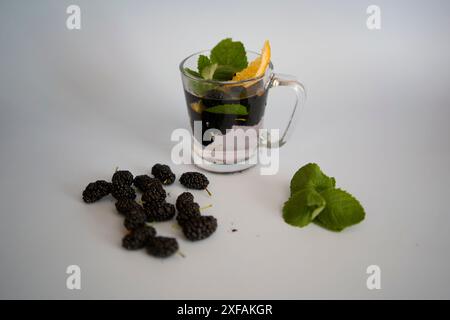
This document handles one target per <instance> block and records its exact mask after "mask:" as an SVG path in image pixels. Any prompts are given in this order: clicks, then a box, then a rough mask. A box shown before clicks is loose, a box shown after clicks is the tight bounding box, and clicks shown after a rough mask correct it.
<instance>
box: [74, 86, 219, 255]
mask: <svg viewBox="0 0 450 320" xmlns="http://www.w3.org/2000/svg"><path fill="white" fill-rule="evenodd" d="M209 94H210V95H212V96H215V95H221V94H222V93H221V92H219V91H211V92H210V93H209ZM151 173H152V175H153V177H151V176H149V175H146V174H143V175H138V176H136V177H134V175H133V174H132V173H131V172H130V171H128V170H118V171H116V172H115V173H114V174H113V176H112V178H111V182H107V181H104V180H97V181H95V182H91V183H89V184H88V185H87V186H86V188H85V189H84V191H83V193H82V196H83V201H84V202H86V203H92V202H96V201H98V200H100V199H101V198H103V197H105V196H107V195H109V194H111V195H112V196H113V197H114V198H115V199H116V202H115V207H116V209H117V211H118V212H119V213H120V214H122V215H123V216H124V220H123V225H124V226H125V228H126V229H127V230H128V233H127V234H126V235H125V236H124V237H123V238H122V247H124V248H125V249H127V250H138V249H142V248H146V250H147V252H148V254H150V255H152V256H155V257H161V258H166V257H169V256H172V255H173V254H174V253H176V252H177V251H178V248H179V246H178V242H177V240H176V239H175V238H170V237H163V236H157V233H156V230H155V228H154V227H152V226H149V225H147V224H146V223H147V222H160V221H168V220H171V219H173V218H174V217H175V215H176V213H177V211H178V214H177V217H176V220H177V222H178V224H179V225H180V227H181V229H182V232H183V233H184V235H185V237H186V238H187V239H188V240H191V241H197V240H202V239H205V238H208V237H209V236H211V235H212V234H213V233H214V232H215V231H216V229H217V220H216V218H214V217H213V216H202V215H201V213H200V205H199V204H198V203H196V202H194V196H193V195H192V193H190V192H183V193H181V194H180V195H179V196H178V197H177V199H176V203H175V205H174V204H171V203H168V202H166V196H167V193H166V191H165V190H164V186H165V185H170V184H173V183H174V182H175V180H176V176H175V174H174V173H173V172H172V170H171V169H170V167H169V166H168V165H165V164H159V163H158V164H155V165H154V166H153V167H152V169H151ZM179 181H180V183H181V184H182V185H183V186H184V187H186V188H189V189H196V190H206V191H207V192H208V194H209V195H211V194H210V192H209V191H208V189H207V187H208V185H209V181H208V179H207V178H206V176H205V175H204V174H202V173H199V172H186V173H183V174H182V175H181V177H180V178H179ZM136 191H141V192H142V197H141V199H142V203H140V202H139V203H138V202H136V200H135V199H136Z"/></svg>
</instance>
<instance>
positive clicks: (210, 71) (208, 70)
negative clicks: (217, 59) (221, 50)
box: [200, 63, 217, 80]
mask: <svg viewBox="0 0 450 320" xmlns="http://www.w3.org/2000/svg"><path fill="white" fill-rule="evenodd" d="M216 69H217V63H213V64H210V65H209V66H206V67H204V68H203V70H202V72H200V74H201V75H202V77H203V79H206V80H211V79H212V78H213V75H214V72H216Z"/></svg>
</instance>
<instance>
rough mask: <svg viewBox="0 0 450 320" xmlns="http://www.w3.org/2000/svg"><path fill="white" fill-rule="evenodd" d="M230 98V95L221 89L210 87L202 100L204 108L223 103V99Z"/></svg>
mask: <svg viewBox="0 0 450 320" xmlns="http://www.w3.org/2000/svg"><path fill="white" fill-rule="evenodd" d="M230 98H231V97H230V96H229V95H228V94H227V93H225V92H223V91H221V90H217V89H211V90H209V91H207V92H206V93H205V95H204V96H203V100H202V101H203V104H204V105H205V107H206V108H211V107H214V106H216V105H219V104H223V102H222V101H223V100H228V99H230Z"/></svg>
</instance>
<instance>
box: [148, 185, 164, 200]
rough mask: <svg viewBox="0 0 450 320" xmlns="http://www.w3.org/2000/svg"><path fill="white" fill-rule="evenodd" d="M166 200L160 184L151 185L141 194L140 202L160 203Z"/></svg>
mask: <svg viewBox="0 0 450 320" xmlns="http://www.w3.org/2000/svg"><path fill="white" fill-rule="evenodd" d="M164 199H166V190H164V188H163V187H162V185H160V184H156V183H154V184H152V185H151V186H150V188H149V190H147V191H145V192H144V193H143V194H142V202H161V201H164Z"/></svg>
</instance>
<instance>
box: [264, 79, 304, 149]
mask: <svg viewBox="0 0 450 320" xmlns="http://www.w3.org/2000/svg"><path fill="white" fill-rule="evenodd" d="M274 87H289V88H291V89H292V90H294V91H295V95H296V100H295V103H294V108H293V109H292V112H291V116H290V117H289V122H288V124H287V126H286V128H285V129H284V131H283V132H282V134H281V136H279V135H278V136H279V137H275V140H272V136H271V134H270V132H269V131H268V130H265V132H264V134H262V135H261V137H260V142H259V145H260V146H261V147H266V148H279V147H281V146H283V145H284V144H285V143H286V142H287V141H288V140H289V137H290V136H291V134H292V131H293V129H294V125H295V123H296V122H297V120H298V110H297V109H299V107H303V106H304V104H305V101H306V91H305V87H304V86H303V85H302V84H301V83H300V82H299V81H298V80H297V79H296V78H295V77H294V76H291V75H286V74H279V73H275V74H273V75H272V78H271V80H270V82H269V84H268V87H267V90H270V89H271V88H274Z"/></svg>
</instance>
